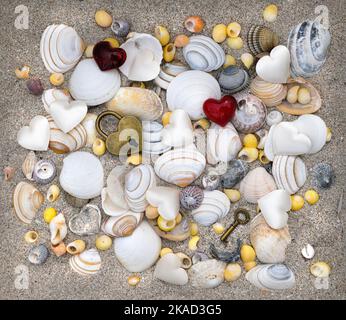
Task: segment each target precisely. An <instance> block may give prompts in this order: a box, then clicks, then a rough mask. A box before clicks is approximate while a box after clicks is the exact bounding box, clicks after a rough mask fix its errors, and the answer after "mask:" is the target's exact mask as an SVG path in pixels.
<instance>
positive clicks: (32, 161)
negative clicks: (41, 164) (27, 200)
mask: <svg viewBox="0 0 346 320" xmlns="http://www.w3.org/2000/svg"><path fill="white" fill-rule="evenodd" d="M36 163H37V158H36V154H35V152H34V151H30V152H29V153H28V154H27V155H26V157H25V159H24V161H23V164H22V171H23V173H24V176H25V178H27V179H28V180H30V181H33V180H34V179H33V173H34V168H35V165H36Z"/></svg>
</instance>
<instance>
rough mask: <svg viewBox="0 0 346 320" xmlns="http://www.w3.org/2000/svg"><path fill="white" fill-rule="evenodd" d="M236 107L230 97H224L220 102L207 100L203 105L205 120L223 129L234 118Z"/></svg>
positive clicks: (235, 102)
mask: <svg viewBox="0 0 346 320" xmlns="http://www.w3.org/2000/svg"><path fill="white" fill-rule="evenodd" d="M237 107H238V104H237V100H236V99H235V98H234V97H232V96H224V97H222V99H220V100H216V99H208V100H206V101H205V102H204V103H203V111H204V113H205V115H206V116H207V118H208V119H209V120H211V121H213V122H215V123H217V124H218V125H220V126H221V127H224V126H225V125H226V124H227V123H228V122H229V121H230V120H231V119H232V118H233V116H234V113H235V111H236V109H237Z"/></svg>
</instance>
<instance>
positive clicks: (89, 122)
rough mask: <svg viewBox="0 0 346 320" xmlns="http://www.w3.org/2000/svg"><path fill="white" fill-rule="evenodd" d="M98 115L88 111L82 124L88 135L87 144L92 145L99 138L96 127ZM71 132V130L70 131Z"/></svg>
mask: <svg viewBox="0 0 346 320" xmlns="http://www.w3.org/2000/svg"><path fill="white" fill-rule="evenodd" d="M96 119H97V115H96V114H94V113H87V115H86V116H85V118H84V119H83V121H82V122H81V125H82V126H83V127H84V129H85V131H86V135H87V139H86V146H88V147H91V146H92V145H93V143H94V141H95V140H96V138H97V131H96V127H95V123H96ZM70 132H71V131H70Z"/></svg>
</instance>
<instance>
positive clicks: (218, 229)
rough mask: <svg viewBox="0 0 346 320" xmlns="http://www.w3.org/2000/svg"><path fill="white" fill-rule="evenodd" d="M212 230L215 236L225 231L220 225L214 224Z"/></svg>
mask: <svg viewBox="0 0 346 320" xmlns="http://www.w3.org/2000/svg"><path fill="white" fill-rule="evenodd" d="M213 230H214V232H215V233H216V234H222V233H223V232H224V231H225V227H224V225H223V224H221V223H214V224H213Z"/></svg>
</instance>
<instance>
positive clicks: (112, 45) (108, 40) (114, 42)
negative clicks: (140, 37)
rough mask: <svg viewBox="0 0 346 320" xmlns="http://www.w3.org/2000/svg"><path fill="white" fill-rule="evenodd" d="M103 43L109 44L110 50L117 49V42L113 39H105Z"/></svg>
mask: <svg viewBox="0 0 346 320" xmlns="http://www.w3.org/2000/svg"><path fill="white" fill-rule="evenodd" d="M103 41H107V42H109V43H110V45H111V47H112V48H119V46H120V45H119V41H118V40H117V39H115V38H106V39H104V40H103Z"/></svg>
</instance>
